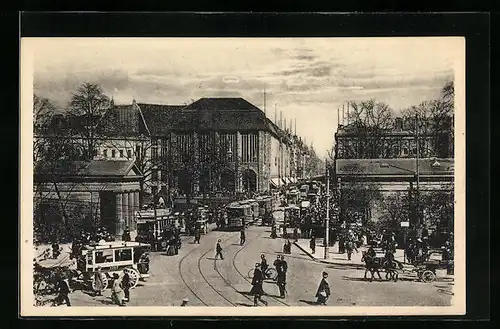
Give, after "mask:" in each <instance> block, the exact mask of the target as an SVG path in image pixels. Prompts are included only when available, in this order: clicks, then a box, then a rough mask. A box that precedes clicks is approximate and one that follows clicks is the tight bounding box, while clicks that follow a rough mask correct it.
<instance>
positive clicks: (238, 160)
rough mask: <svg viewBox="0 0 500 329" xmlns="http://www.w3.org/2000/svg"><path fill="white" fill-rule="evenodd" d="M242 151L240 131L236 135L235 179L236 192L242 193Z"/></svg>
mask: <svg viewBox="0 0 500 329" xmlns="http://www.w3.org/2000/svg"><path fill="white" fill-rule="evenodd" d="M242 156H243V154H242V150H241V134H240V132H239V131H238V132H237V133H236V164H235V171H234V173H235V178H236V191H238V192H241V190H242V188H241V185H242V180H243V177H242V173H241V170H240V167H241V160H242Z"/></svg>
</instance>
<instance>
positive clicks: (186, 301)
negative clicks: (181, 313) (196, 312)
mask: <svg viewBox="0 0 500 329" xmlns="http://www.w3.org/2000/svg"><path fill="white" fill-rule="evenodd" d="M188 302H189V299H187V298H184V299H183V300H182V304H181V306H187V303H188Z"/></svg>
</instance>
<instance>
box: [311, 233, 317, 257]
mask: <svg viewBox="0 0 500 329" xmlns="http://www.w3.org/2000/svg"><path fill="white" fill-rule="evenodd" d="M309 248H311V253H312V254H314V253H315V252H316V239H315V238H314V236H313V237H311V241H309Z"/></svg>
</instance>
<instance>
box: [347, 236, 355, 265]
mask: <svg viewBox="0 0 500 329" xmlns="http://www.w3.org/2000/svg"><path fill="white" fill-rule="evenodd" d="M353 250H354V242H352V241H351V240H347V241H346V243H345V251H346V252H347V260H351V256H352V252H353Z"/></svg>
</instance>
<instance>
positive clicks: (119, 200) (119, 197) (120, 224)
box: [115, 193, 125, 237]
mask: <svg viewBox="0 0 500 329" xmlns="http://www.w3.org/2000/svg"><path fill="white" fill-rule="evenodd" d="M115 197H116V222H115V224H116V228H115V237H121V235H122V234H123V229H124V228H125V223H124V222H123V215H122V195H121V193H116V195H115Z"/></svg>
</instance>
